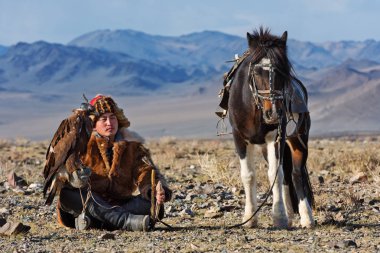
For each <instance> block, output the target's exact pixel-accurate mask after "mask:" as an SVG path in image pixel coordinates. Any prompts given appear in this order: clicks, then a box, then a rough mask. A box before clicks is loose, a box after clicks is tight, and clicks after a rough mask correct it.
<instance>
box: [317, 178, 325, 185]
mask: <svg viewBox="0 0 380 253" xmlns="http://www.w3.org/2000/svg"><path fill="white" fill-rule="evenodd" d="M318 182H319V184H324V183H325V179H324V178H323V177H322V176H319V177H318Z"/></svg>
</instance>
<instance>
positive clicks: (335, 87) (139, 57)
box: [0, 30, 380, 136]
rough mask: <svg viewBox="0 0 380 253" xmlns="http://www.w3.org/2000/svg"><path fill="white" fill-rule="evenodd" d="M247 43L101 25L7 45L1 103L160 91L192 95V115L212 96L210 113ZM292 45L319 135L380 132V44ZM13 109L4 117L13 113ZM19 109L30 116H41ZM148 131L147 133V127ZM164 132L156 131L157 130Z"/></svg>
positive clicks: (1, 126)
mask: <svg viewBox="0 0 380 253" xmlns="http://www.w3.org/2000/svg"><path fill="white" fill-rule="evenodd" d="M246 44H247V43H246V39H245V38H244V37H239V36H232V35H228V34H224V33H221V32H216V31H204V32H198V33H191V34H187V35H183V36H176V37H174V36H158V35H150V34H146V33H143V32H139V31H133V30H115V31H112V30H98V31H94V32H90V33H87V34H84V35H82V36H79V37H78V38H74V39H73V40H72V41H70V42H69V43H68V44H66V45H63V44H55V43H49V42H44V41H38V42H34V43H23V42H20V43H17V44H15V45H12V46H7V47H5V46H0V92H1V93H2V94H1V95H2V97H3V99H2V103H1V102H0V106H5V108H8V109H9V110H17V108H18V106H17V105H14V104H15V103H17V101H18V100H17V99H16V100H15V101H14V98H15V97H17V98H18V99H21V100H22V102H24V103H28V104H36V105H37V106H39V107H42V106H45V105H46V104H47V105H48V107H50V108H51V109H53V108H54V106H49V105H50V104H51V103H52V102H54V103H68V102H69V101H70V102H71V100H70V99H68V98H72V97H79V96H78V94H82V93H85V94H94V93H106V94H111V95H114V96H120V97H129V98H131V97H136V96H137V97H140V98H142V97H143V98H144V99H143V100H144V101H147V100H152V99H153V100H154V97H155V96H160V99H158V100H157V101H161V102H162V103H165V102H167V101H169V100H171V99H175V101H177V102H178V100H177V99H178V98H179V97H191V99H190V101H188V102H187V104H188V106H189V108H187V109H184V108H183V110H185V111H187V114H188V115H189V114H192V115H193V114H196V113H195V112H194V111H193V110H192V109H191V106H192V105H191V101H192V102H193V103H194V104H196V103H198V104H199V103H203V102H202V101H209V102H208V106H209V107H211V108H209V110H208V111H207V113H212V111H213V110H214V108H215V107H216V105H217V104H218V101H217V98H216V94H217V92H218V89H220V88H221V86H222V84H221V83H222V80H221V77H222V75H223V73H224V72H225V71H227V70H228V69H229V68H230V67H231V66H232V63H231V62H228V61H229V60H231V59H233V58H234V55H235V54H239V55H241V54H242V53H243V52H244V51H245V49H246V48H247V45H246ZM287 45H288V54H289V58H290V59H291V62H292V64H293V67H294V69H295V70H296V72H297V73H298V75H299V77H300V79H301V80H302V81H303V82H304V83H305V85H306V87H307V88H308V90H309V93H310V100H309V101H310V111H311V114H312V119H313V126H312V132H313V133H314V134H315V135H317V134H318V135H320V134H328V133H339V132H357V131H379V130H380V128H379V123H380V120H379V119H377V118H376V117H374V115H375V114H376V113H377V112H378V111H379V109H380V103H379V102H378V101H377V97H378V96H379V95H380V87H379V84H380V64H379V62H380V42H378V41H374V40H365V41H338V42H325V43H312V42H302V41H297V40H293V39H289V40H288V43H287ZM6 98H9V99H6ZM173 101H174V100H173ZM49 103H50V104H49ZM205 103H206V104H207V102H205ZM168 104H169V102H168ZM62 105H63V104H62ZM132 107H133V106H132ZM59 108H62V107H59ZM138 109H139V110H140V109H141V106H140V108H138ZM9 110H6V113H8V114H6V113H5V111H4V112H3V113H1V115H0V117H1V116H3V115H10V112H9ZM57 110H58V107H57ZM146 111H147V112H150V111H151V110H150V108H146ZM147 112H145V113H144V112H142V113H143V114H146V113H147ZM173 113H174V115H176V113H175V111H173ZM197 113H198V114H199V117H198V116H192V118H194V120H195V121H196V120H197V117H198V118H204V115H203V114H202V113H206V112H205V110H200V111H199V112H197ZM15 114H16V115H19V117H22V118H28V117H29V116H30V115H36V114H35V113H31V112H29V113H25V115H24V114H22V113H21V112H15ZM153 117H154V115H153ZM176 117H177V116H174V118H176ZM14 120H17V119H16V118H15V119H14ZM212 120H215V119H214V118H212ZM179 121H180V120H179ZM164 123H165V122H163V124H162V125H163V126H164V125H165V124H164ZM177 123H178V124H179V125H180V124H181V122H177ZM146 124H147V125H149V121H147V122H146ZM172 124H173V125H175V124H176V122H175V121H173V123H172ZM8 125H9V124H8ZM6 127H7V122H2V121H0V134H1V136H6V135H7V134H10V132H9V131H7V130H6ZM149 127H150V126H149ZM140 129H142V132H144V126H142V127H141V128H140ZM177 129H178V131H177V132H174V133H172V132H170V130H165V131H166V132H165V134H169V135H171V134H173V135H183V134H184V135H189V136H190V135H191V136H197V133H194V132H191V131H192V130H191V128H190V129H188V131H189V134H187V133H181V127H177ZM3 133H4V134H3ZM160 134H161V133H154V131H153V132H152V134H151V135H152V136H157V135H160ZM198 135H199V133H198Z"/></svg>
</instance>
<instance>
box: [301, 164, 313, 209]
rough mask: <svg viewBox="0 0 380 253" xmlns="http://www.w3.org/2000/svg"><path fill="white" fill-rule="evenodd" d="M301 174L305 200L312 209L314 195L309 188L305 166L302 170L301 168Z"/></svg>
mask: <svg viewBox="0 0 380 253" xmlns="http://www.w3.org/2000/svg"><path fill="white" fill-rule="evenodd" d="M301 173H302V185H303V191H304V193H305V195H306V198H307V200H308V202H309V204H310V207H311V208H314V207H315V202H314V193H313V188H312V187H311V183H310V178H309V172H308V171H307V167H306V164H305V166H304V167H303V168H301Z"/></svg>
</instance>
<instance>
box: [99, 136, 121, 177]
mask: <svg viewBox="0 0 380 253" xmlns="http://www.w3.org/2000/svg"><path fill="white" fill-rule="evenodd" d="M93 135H94V137H95V141H96V144H97V146H98V149H99V152H100V155H101V156H102V159H103V162H104V165H105V170H106V171H104V174H105V175H108V177H109V178H110V179H111V177H112V176H117V175H118V168H119V166H120V160H121V157H122V154H123V152H124V150H125V148H126V147H127V141H125V140H120V141H115V142H114V143H113V148H112V152H113V157H112V163H111V162H110V161H109V159H108V156H107V149H108V147H109V146H110V143H109V141H108V140H107V138H103V137H101V136H99V135H98V134H97V133H94V134H93Z"/></svg>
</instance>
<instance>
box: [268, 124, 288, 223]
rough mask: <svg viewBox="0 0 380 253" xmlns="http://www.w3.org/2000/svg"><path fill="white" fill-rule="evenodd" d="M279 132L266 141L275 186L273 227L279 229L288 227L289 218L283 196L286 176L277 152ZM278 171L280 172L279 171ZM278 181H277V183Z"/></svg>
mask: <svg viewBox="0 0 380 253" xmlns="http://www.w3.org/2000/svg"><path fill="white" fill-rule="evenodd" d="M276 133H277V131H273V132H270V133H268V134H267V136H266V138H265V141H266V144H267V160H268V165H269V170H268V177H269V183H270V185H271V186H272V184H274V185H273V189H272V192H273V205H272V218H273V226H275V227H279V228H287V227H288V218H287V215H286V210H285V205H284V200H283V195H282V184H283V180H284V174H283V170H282V167H281V166H278V165H279V162H278V152H277V151H276V149H277V146H276V142H275V138H276V135H277V134H276ZM277 170H278V171H277ZM276 174H277V177H276ZM275 179H276V181H275Z"/></svg>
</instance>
